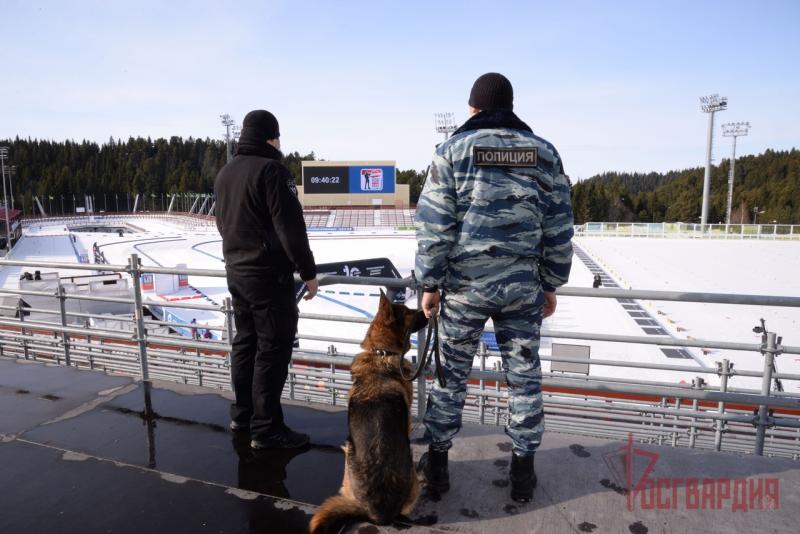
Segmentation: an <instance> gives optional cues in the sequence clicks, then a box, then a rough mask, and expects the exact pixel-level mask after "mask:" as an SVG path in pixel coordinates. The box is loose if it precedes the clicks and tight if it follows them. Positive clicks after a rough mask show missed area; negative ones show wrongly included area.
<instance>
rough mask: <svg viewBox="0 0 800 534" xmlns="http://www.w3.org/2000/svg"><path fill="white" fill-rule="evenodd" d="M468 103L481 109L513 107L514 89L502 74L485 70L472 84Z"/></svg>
mask: <svg viewBox="0 0 800 534" xmlns="http://www.w3.org/2000/svg"><path fill="white" fill-rule="evenodd" d="M469 105H470V106H472V107H473V108H477V109H480V110H481V111H483V110H489V109H509V110H510V109H514V89H513V88H512V87H511V82H510V81H508V78H506V77H505V76H503V75H502V74H498V73H496V72H487V73H486V74H484V75H483V76H481V77H479V78H478V79H477V80H475V83H474V84H472V91H470V93H469Z"/></svg>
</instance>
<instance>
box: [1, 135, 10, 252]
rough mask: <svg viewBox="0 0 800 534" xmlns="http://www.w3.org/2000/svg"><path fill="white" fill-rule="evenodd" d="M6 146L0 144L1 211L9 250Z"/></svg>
mask: <svg viewBox="0 0 800 534" xmlns="http://www.w3.org/2000/svg"><path fill="white" fill-rule="evenodd" d="M7 157H8V147H7V146H0V172H2V174H3V211H4V212H5V214H6V250H7V251H8V250H11V223H10V222H9V221H8V199H7V198H6V158H7Z"/></svg>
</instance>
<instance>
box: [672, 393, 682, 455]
mask: <svg viewBox="0 0 800 534" xmlns="http://www.w3.org/2000/svg"><path fill="white" fill-rule="evenodd" d="M680 409H681V398H680V397H676V398H675V410H676V411H677V410H680ZM673 419H674V420H675V423H674V425H675V426H673V427H672V446H673V447H677V446H678V422H679V421H680V419H679V418H678V416H677V415H676V416H675V417H674V418H673Z"/></svg>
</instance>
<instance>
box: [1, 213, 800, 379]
mask: <svg viewBox="0 0 800 534" xmlns="http://www.w3.org/2000/svg"><path fill="white" fill-rule="evenodd" d="M130 225H131V226H135V227H136V229H137V230H139V231H136V232H133V233H126V234H124V235H123V236H122V237H120V236H119V235H118V234H116V233H96V232H85V233H77V232H76V233H73V235H74V236H75V238H76V239H75V241H74V242H72V244H70V241H71V239H70V238H69V237H68V236H67V235H66V232H65V231H64V227H63V226H61V227H51V228H50V230H49V231H48V229H47V228H39V229H30V230H26V235H25V237H24V238H23V239H22V240H21V241H20V243H19V244H18V245H17V248H16V249H15V251H14V252H15V255H14V257H15V258H17V259H21V258H22V256H25V258H26V259H29V260H40V261H73V262H74V261H78V257H79V254H80V252H81V251H87V250H88V251H89V255H90V256H91V250H92V247H93V244H94V243H97V245H98V247H99V248H100V250H101V251H102V252H103V254H104V255H105V257H106V259H107V260H108V262H109V263H112V264H125V263H127V261H128V258H129V256H130V254H131V253H137V254H139V256H140V257H141V258H142V262H143V264H144V265H159V266H165V267H173V266H178V265H186V266H187V267H189V268H199V269H222V268H223V264H222V249H221V240H220V236H219V234H218V233H217V231H216V228H214V227H213V226H202V225H200V226H198V225H197V224H194V223H192V222H191V221H187V224H181V223H180V222H179V221H178V220H172V221H162V220H158V219H135V220H132V221H130ZM48 235H49V236H50V239H48V238H47V237H45V236H48ZM310 238H311V247H312V249H313V251H314V255H315V258H316V260H317V262H318V263H329V262H336V261H351V260H355V259H366V258H379V257H386V258H389V260H391V261H392V263H393V264H394V266H395V267H396V268H397V269H398V271H399V272H400V274H401V275H402V276H408V275H409V274H410V273H411V271H412V269H413V263H414V251H415V240H414V236H413V234H412V233H400V232H395V231H387V230H386V229H380V230H376V231H355V232H345V233H342V232H340V233H335V232H312V233H311V235H310ZM51 239H52V244H53V245H52V246H50V245H49V244H48V243H47V242H46V241H50V240H51ZM576 244H577V245H578V246H580V247H581V248H582V249H583V250H584V251H585V252H587V253H588V254H589V255H590V257H591V258H592V259H593V260H594V261H595V262H596V263H597V264H598V265H599V266H600V267H602V268H603V269H604V270H605V271H606V272H607V273H608V274H609V275H610V276H611V277H612V278H613V279H614V280H615V281H616V282H617V283H618V284H619V285H620V286H622V287H625V288H627V287H632V288H635V289H655V290H685V291H704V292H715V293H752V294H771V295H792V296H800V282H798V280H797V274H796V273H800V243H791V242H778V241H736V240H726V241H715V240H703V241H695V240H660V239H659V240H656V239H647V238H600V237H590V238H581V239H577V240H576ZM72 245H74V246H75V251H72V252H71V256H70V249H72ZM4 271H7V272H4ZM592 276H593V274H592V272H591V271H590V270H589V268H588V267H587V265H586V264H584V262H583V261H581V260H580V259H579V258H578V257H577V256H576V257H575V258H574V261H573V269H572V275H571V278H570V282H569V285H570V286H573V287H591V282H592ZM16 278H18V269H17V270H14V269H13V268H8V267H6V268H2V269H0V282H2V286H3V287H15V285H14V284H15V280H16ZM189 285H190V286H191V287H190V288H189V289H185V290H183V291H182V292H181V293H180V294H174V295H161V296H159V295H156V294H155V293H154V292H149V293H146V294H145V297H146V298H149V299H153V300H164V301H165V304H167V303H168V301H169V300H172V299H176V298H180V299H182V300H183V301H186V300H187V299H190V300H191V301H193V302H197V303H212V302H213V303H217V304H220V303H222V301H223V299H224V298H225V297H227V296H228V291H227V287H226V284H225V280H224V278H215V277H196V276H190V277H189ZM377 295H378V288H374V287H370V286H355V285H335V286H324V287H322V288H321V290H320V293H319V296H318V297H317V298H315V299H313V300H311V301H301V303H300V311H301V312H306V313H316V314H332V315H343V316H350V317H361V318H371V317H372V315H373V314H374V313H375V311H376V309H377V300H378V299H377ZM640 305H641V306H642V308H644V311H645V312H646V313H647V314H649V316H650V317H651V318H652V321H653V322H654V323H656V324H658V325H659V326H660V327H661V328H663V329H664V330H666V332H667V333H668V334H669V335H672V336H673V337H677V338H682V339H687V338H689V337H693V338H696V339H711V340H726V341H742V342H748V343H758V342H759V341H760V338H759V336H757V335H756V334H754V333H753V332H752V328H753V326H755V325H756V324H757V322H758V319H759V318H760V317H764V318H765V319H766V320H767V325H768V327H769V328H770V330H774V331H776V332H778V334H779V335H782V336H783V338H784V340H783V342H784V344H785V345H795V346H796V345H800V339H798V338H799V337H800V336H798V326H799V325H800V310H798V309H796V308H763V307H753V306H730V305H712V304H694V303H678V302H649V301H645V302H641V303H640ZM167 307H168V305H167ZM170 312H171V313H172V314H173V317H171V318H172V319H173V320H176V321H178V322H184V323H189V322H190V321H191V320H192V319H196V320H197V323H198V325H201V326H202V325H204V324H209V325H215V326H221V325H222V324H223V318H222V315H221V314H219V313H215V312H205V311H193V310H185V309H180V308H170ZM544 328H545V330H559V331H568V332H569V331H573V332H592V333H601V334H626V335H638V336H643V335H645V334H644V332H643V330H642V327H641V326H640V325H639V324H637V322H636V321H635V319H634V318H632V317H631V315H630V314H629V313H628V312H627V311H626V310H625V309H624V308H623V305H622V304H620V303H619V302H618V301H617V300H615V299H600V298H576V297H561V298H560V299H559V306H558V311H557V313H556V315H555V316H553V317H552V318H550V319H548V320H546V321H545V324H544ZM365 329H366V325H362V324H354V323H341V322H335V323H334V322H328V321H319V320H310V319H303V320H301V323H300V328H299V330H300V333H301V334H306V335H314V336H329V337H335V338H345V339H354V340H360V339H361V338H362V337H363V335H364V331H365ZM551 341H552V340H550V339H547V338H545V339H543V340H542V350H541V354H542V355H543V356H548V355H549V354H550V350H551ZM557 341H558V342H560V343H575V344H580V345H591V357H592V359H609V360H617V361H630V362H649V363H656V364H673V365H674V364H677V365H683V366H688V367H694V368H697V369H700V368H701V367H707V368H713V367H714V364H715V363H714V362H716V361H721V360H722V358H728V359H730V360H731V361H732V362H734V364H735V368H736V369H751V370H759V371H760V370H761V368H762V365H763V362H762V359H761V356H760V355H759V354H757V353H742V352H734V351H722V350H719V351H718V350H712V351H710V352H708V353H705V354H704V353H703V352H702V351H700V350H699V349H687V350H688V353H687V354H688V355H689V356H690V357H687V358H678V359H676V358H669V357H667V356H666V355H665V353H664V352H663V351H662V350H661V349H659V348H658V347H654V346H648V345H634V344H618V343H609V342H591V341H580V340H574V341H571V340H564V339H559V340H557ZM330 344H331V343H330V342H326V341H313V340H302V341H301V347H302V348H305V349H313V350H324V349H325V348H326V347H327V346H328V345H330ZM336 345H337V347H338V349H339V352H342V353H355V352H357V350H358V347H357V345H354V344H339V343H337V344H336ZM543 369H544V370H545V371H549V370H550V365H549V363H548V362H543ZM778 369H779V370H780V371H782V372H793V373H800V359H798V358H796V357H793V356H789V355H785V356H782V357H781V358H780V359H779V360H778ZM591 374H592V375H593V376H605V377H614V378H631V377H636V378H638V379H642V380H658V381H668V382H680V381H685V382H690V381H691V379H692V378H693V377H694V376H696V375H697V373H695V372H691V371H687V372H681V371H655V370H643V369H630V368H621V367H605V366H599V365H593V366H592V367H591ZM703 376H704V377H705V378H706V379H707V380H708V381H709V382H711V383H716V382H717V380H716V376H715V375H703ZM730 384H731V386H732V387H748V388H756V387H758V385H759V384H760V380H758V379H744V378H742V377H734V378H733V379H732V380H731V382H730ZM786 386H787V388H786V389H787V391H800V387H799V386H797V385H794V384H791V383H787V384H786Z"/></svg>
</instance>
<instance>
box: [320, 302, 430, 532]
mask: <svg viewBox="0 0 800 534" xmlns="http://www.w3.org/2000/svg"><path fill="white" fill-rule="evenodd" d="M427 324H428V319H427V318H426V317H425V314H424V313H423V312H421V311H417V310H412V309H409V308H407V307H406V306H403V305H402V304H392V303H391V302H390V301H389V299H388V298H387V297H386V295H385V294H384V293H383V291H381V295H380V303H379V306H378V313H377V314H376V315H375V318H374V319H373V320H372V324H371V325H370V327H369V329H368V330H367V335H366V337H365V338H364V341H363V342H362V343H361V348H362V349H364V351H363V352H361V353H359V354H358V355H356V357H355V358H354V359H353V364H352V366H351V368H350V373H351V375H352V377H353V387H352V388H351V389H350V395H349V398H348V407H347V426H348V430H349V432H350V435H349V436H348V437H347V440H346V441H345V444H344V446H343V447H342V449H343V450H344V454H345V463H344V477H343V480H342V487H341V489H340V490H339V495H335V496H333V497H329V498H328V499H327V500H325V502H323V503H322V506H320V508H319V511H318V512H317V513H316V514H314V517H313V518H311V523H310V525H309V532H311V534H333V533H337V532H339V530H340V529H341V528H342V526H344V525H346V524H347V523H349V522H351V521H356V520H369V521H371V522H373V523H376V524H378V525H386V524H388V523H390V522H391V521H392V520H394V519H395V518H396V517H397V516H399V515H400V514H409V513H411V510H412V509H413V508H414V504H415V503H416V502H417V498H418V497H419V481H418V479H417V473H416V470H415V469H414V462H413V459H412V457H411V442H410V439H409V434H410V432H411V414H410V411H409V410H410V408H411V399H412V388H411V382H408V381H407V380H405V379H404V378H403V377H402V375H401V374H400V367H399V365H400V362H401V361H402V362H403V365H405V366H406V368H407V370H409V371H410V369H408V367H410V366H409V363H408V362H406V361H405V360H404V359H403V357H402V355H403V354H405V353H406V352H407V351H408V350H409V348H410V346H411V341H410V337H411V333H412V332H416V331H418V330H420V329H422V328H423V327H425V325H427ZM407 374H408V373H407Z"/></svg>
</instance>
